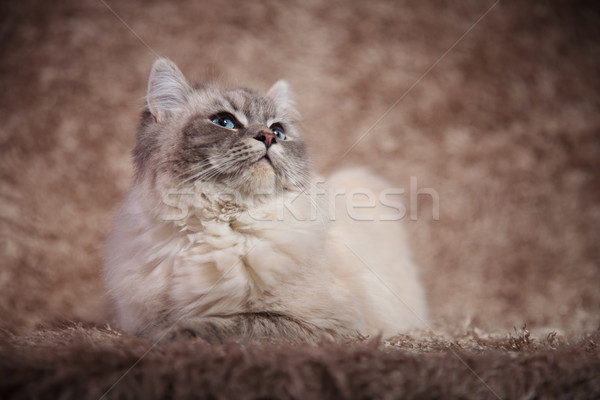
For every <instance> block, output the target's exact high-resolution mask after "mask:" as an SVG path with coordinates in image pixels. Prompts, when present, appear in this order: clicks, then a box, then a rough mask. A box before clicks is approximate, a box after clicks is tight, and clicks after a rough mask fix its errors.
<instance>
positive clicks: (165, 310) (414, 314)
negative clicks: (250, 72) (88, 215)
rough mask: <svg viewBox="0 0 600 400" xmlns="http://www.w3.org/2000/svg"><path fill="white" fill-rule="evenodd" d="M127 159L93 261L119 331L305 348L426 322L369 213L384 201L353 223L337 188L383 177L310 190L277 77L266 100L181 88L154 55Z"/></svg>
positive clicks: (400, 259)
mask: <svg viewBox="0 0 600 400" xmlns="http://www.w3.org/2000/svg"><path fill="white" fill-rule="evenodd" d="M134 156H135V165H136V174H135V178H134V181H133V183H132V186H131V188H130V190H129V193H128V194H127V196H126V199H125V201H124V203H123V205H122V207H121V209H120V211H119V212H118V214H117V216H116V222H115V226H114V228H113V230H112V232H111V233H110V235H109V238H108V240H107V244H106V263H105V269H104V272H105V278H106V282H107V286H108V289H109V294H110V295H111V297H112V298H113V300H114V304H115V307H116V312H117V318H118V321H119V323H120V324H121V325H122V327H123V328H124V329H125V330H127V331H129V332H132V333H134V334H138V335H145V336H149V337H152V338H155V339H160V338H162V337H163V336H165V335H167V334H169V335H172V334H173V333H183V334H186V335H191V336H197V337H200V338H202V339H204V340H206V341H208V342H211V343H221V342H224V341H226V340H229V339H232V338H238V339H250V340H254V339H258V340H261V339H284V340H292V341H302V342H310V343H315V342H317V341H319V340H321V339H322V338H328V339H336V338H342V337H354V336H357V335H378V334H383V335H384V336H389V335H392V334H395V333H398V332H401V331H406V330H407V329H410V328H415V327H419V326H421V325H422V323H423V321H424V319H425V318H426V314H427V308H426V303H425V298H424V292H423V288H422V286H421V284H420V283H419V280H418V272H417V268H416V267H415V265H414V264H413V263H412V261H411V260H410V255H409V250H408V248H407V244H406V242H405V238H404V233H403V231H402V229H401V227H400V225H399V223H398V222H397V221H395V222H394V221H381V219H384V218H381V216H382V213H384V212H385V211H386V209H387V211H389V207H384V206H382V205H381V204H377V205H373V206H372V207H362V208H361V211H362V212H363V216H366V217H368V218H360V219H369V221H357V220H355V219H356V218H351V217H350V216H349V213H348V209H347V205H348V201H346V200H347V199H345V198H344V196H342V195H340V193H342V192H341V190H342V189H343V190H352V189H357V188H366V187H369V188H370V189H371V190H374V191H378V190H379V191H381V190H383V189H384V188H386V187H387V186H386V184H385V182H382V181H381V180H380V179H378V178H377V177H375V176H373V175H372V174H370V173H368V172H366V171H365V170H361V169H355V170H347V171H342V172H340V173H338V174H336V175H334V176H333V177H331V178H330V179H329V181H328V184H327V185H326V186H325V185H324V187H323V188H318V185H317V184H316V183H318V182H319V181H318V180H317V178H315V177H314V175H313V173H312V170H311V166H310V163H309V159H308V156H307V152H306V145H305V143H304V141H303V140H302V136H301V133H300V130H299V115H298V113H297V111H296V109H295V106H294V103H293V101H292V100H291V94H290V90H289V88H288V85H287V84H286V83H285V82H284V81H279V82H277V83H275V85H274V86H273V87H272V88H271V89H270V90H269V91H268V92H267V93H266V94H264V95H262V94H259V93H256V92H254V91H251V90H246V89H233V90H228V89H223V88H221V87H219V86H216V85H212V84H207V85H199V86H193V85H191V84H189V83H188V82H187V80H186V79H185V78H184V76H183V75H182V73H181V72H180V70H179V69H178V68H177V66H176V65H175V64H174V63H172V62H171V61H169V60H167V59H164V58H159V59H157V60H156V61H155V62H154V64H153V66H152V70H151V73H150V77H149V82H148V92H147V107H146V109H145V110H144V112H143V115H142V122H141V126H140V128H139V132H138V136H137V146H136V148H135V151H134ZM319 190H321V192H319ZM315 193H317V194H315ZM331 193H333V196H331ZM373 193H374V192H373ZM364 213H366V214H364Z"/></svg>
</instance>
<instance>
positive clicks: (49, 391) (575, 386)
mask: <svg viewBox="0 0 600 400" xmlns="http://www.w3.org/2000/svg"><path fill="white" fill-rule="evenodd" d="M424 334H427V335H428V339H427V340H415V339H414V338H412V337H408V336H402V337H398V338H396V339H395V340H392V341H391V342H390V343H388V346H387V347H382V346H380V345H378V343H377V341H370V342H364V343H346V344H342V343H338V344H331V343H329V344H328V343H324V344H322V345H321V346H318V347H313V346H289V345H282V344H253V345H244V344H240V343H234V342H232V343H229V344H226V345H221V346H211V345H208V344H205V343H201V342H196V341H190V340H180V341H175V342H169V343H165V344H164V345H160V344H159V345H158V346H156V347H154V346H153V344H152V343H150V342H147V341H143V340H141V339H136V338H134V337H131V336H127V335H125V334H122V333H119V332H115V331H110V330H97V329H82V328H77V327H76V328H70V329H65V330H62V331H60V332H57V331H40V332H37V333H36V334H35V335H32V336H29V337H13V338H8V339H4V340H3V341H2V342H0V343H1V344H0V356H1V357H0V373H1V375H0V385H1V386H0V387H1V388H2V390H3V394H4V395H5V396H7V397H10V398H15V399H26V398H36V399H38V398H41V399H46V398H47V399H55V398H61V399H101V398H107V399H109V398H110V399H122V398H138V399H161V398H176V399H187V398H232V399H256V398H281V399H288V398H295V399H321V398H323V399H330V398H356V399H365V398H377V399H418V398H426V399H435V398H449V399H453V398H456V399H466V398H472V399H498V398H501V399H548V398H570V399H597V398H598V396H599V395H600V377H599V376H598V371H599V370H600V349H599V348H598V345H599V343H600V332H595V333H593V334H591V335H588V336H586V337H585V338H583V339H581V340H580V341H578V342H575V343H564V342H562V341H561V340H559V339H557V338H556V337H555V336H552V335H550V336H548V338H547V339H545V340H543V341H539V342H537V341H535V340H533V339H532V338H531V337H530V336H529V332H527V331H526V330H524V331H521V332H516V333H515V334H514V335H512V336H507V337H488V338H483V337H480V336H479V335H478V334H476V333H475V332H472V331H471V332H469V333H463V334H462V335H458V337H456V338H455V339H453V340H448V339H447V338H441V337H436V336H435V335H432V334H431V332H424ZM149 350H150V351H149Z"/></svg>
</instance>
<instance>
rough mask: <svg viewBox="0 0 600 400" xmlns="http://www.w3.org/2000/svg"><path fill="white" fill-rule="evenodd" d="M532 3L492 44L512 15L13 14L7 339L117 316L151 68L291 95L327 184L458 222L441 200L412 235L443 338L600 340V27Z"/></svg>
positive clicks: (139, 8)
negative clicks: (108, 256) (372, 174)
mask: <svg viewBox="0 0 600 400" xmlns="http://www.w3.org/2000/svg"><path fill="white" fill-rule="evenodd" d="M524 3H526V2H516V1H508V0H503V1H500V2H499V3H498V4H497V5H496V6H495V7H493V8H492V9H491V11H489V13H488V14H486V15H485V17H484V18H483V19H481V20H480V22H479V23H478V24H476V26H474V27H473V25H474V23H475V22H476V21H477V20H478V19H479V18H480V17H481V16H482V15H484V13H486V11H488V10H489V8H490V7H491V6H492V5H493V4H494V2H493V1H466V0H465V1H458V2H442V1H431V2H418V1H379V0H377V1H369V2H366V1H327V2H325V1H316V0H315V1H313V0H311V1H288V2H279V1H257V2H250V1H248V2H245V1H239V2H234V1H219V2H217V1H182V2H164V1H151V2H141V1H140V2H138V1H129V2H117V1H114V0H113V1H111V0H107V1H106V3H103V2H102V1H96V0H87V1H77V0H72V1H56V2H43V1H21V2H2V3H1V4H0V15H1V16H0V20H1V26H0V153H1V156H0V157H1V158H0V257H1V258H0V259H1V260H2V265H1V266H0V328H4V329H8V330H10V331H13V332H26V331H28V330H30V329H33V328H35V327H37V326H39V325H40V324H54V323H56V322H57V321H87V322H96V323H102V322H103V320H104V318H106V317H107V316H108V314H107V312H106V302H105V299H104V298H103V291H104V289H103V286H102V281H101V279H100V275H99V271H100V266H101V252H100V251H101V246H102V243H103V240H104V238H105V236H106V234H107V231H108V229H109V227H110V224H111V218H112V215H113V213H114V212H115V210H116V207H117V206H118V204H119V202H120V200H121V198H122V196H123V193H124V191H125V190H126V188H127V186H128V183H129V181H130V179H131V176H132V163H131V159H130V151H131V149H132V147H133V145H134V135H135V131H136V128H137V123H138V118H139V112H140V109H141V107H142V106H143V96H144V95H145V88H146V78H147V74H148V72H149V68H150V65H151V63H152V61H153V59H154V58H155V54H153V51H154V52H156V53H158V54H160V55H161V56H167V57H169V58H171V59H172V60H174V61H175V62H176V63H177V64H178V65H179V66H180V68H181V69H182V71H183V72H184V73H185V74H186V75H187V76H188V77H189V78H190V79H192V80H194V81H204V80H215V79H217V80H220V81H223V82H227V83H229V84H233V85H235V84H240V85H243V86H249V87H253V88H256V89H261V90H262V89H267V88H268V87H269V86H270V85H271V84H272V83H273V82H274V81H275V80H277V79H280V78H285V79H287V80H288V81H289V82H290V83H291V85H292V86H293V88H295V91H296V94H297V100H298V103H299V107H300V111H301V113H302V114H303V117H304V131H305V137H306V140H307V141H308V143H309V146H310V148H311V150H312V156H313V161H314V164H315V166H316V167H317V169H318V170H319V171H321V172H324V173H327V172H331V171H333V170H335V169H337V168H339V167H342V166H350V165H364V166H368V167H369V168H371V169H372V170H374V171H376V172H377V173H380V174H381V175H382V176H384V177H385V178H387V179H388V180H389V181H391V182H393V184H394V185H396V186H398V187H401V188H405V189H407V190H408V189H409V188H410V185H409V182H410V180H409V179H410V177H411V176H415V177H417V178H418V183H419V187H420V188H423V187H428V188H433V189H435V190H436V191H437V193H438V194H439V196H440V219H439V221H433V219H432V212H431V201H430V200H429V199H427V198H426V196H423V197H422V198H421V199H420V202H419V214H418V215H419V218H418V220H417V221H408V222H407V225H408V229H409V232H410V234H411V235H410V239H411V244H412V246H413V248H414V251H415V257H416V259H417V261H418V263H419V264H420V265H421V266H422V269H423V279H424V281H425V285H426V287H427V291H428V297H429V299H430V303H431V310H432V321H433V322H434V324H437V325H439V326H442V325H443V324H450V325H454V326H463V325H465V324H469V323H471V324H472V325H474V326H477V327H481V328H483V329H511V328H512V327H520V326H522V325H523V324H524V323H527V324H528V326H529V327H534V328H540V329H543V328H550V329H555V330H559V331H564V332H571V333H577V332H582V331H586V330H590V329H595V328H597V327H598V326H599V324H600V265H599V262H600V250H599V247H600V246H599V245H600V243H599V239H600V228H599V226H600V113H599V111H600V74H599V72H600V68H599V67H600V40H599V39H600V12H599V11H598V8H595V9H594V5H593V2H589V3H586V2H567V1H564V2H543V4H542V3H541V2H530V3H531V4H524ZM538 3H539V4H538ZM107 5H108V6H109V7H111V8H112V9H113V10H114V13H113V12H112V11H111V10H110V9H109V7H108V6H107ZM115 13H116V14H117V15H118V17H117V16H116V15H115ZM119 18H121V19H122V20H123V21H124V22H125V23H126V24H128V25H129V27H130V28H131V29H132V30H133V31H134V32H135V33H136V34H137V35H139V37H140V38H142V39H143V41H144V42H145V43H147V45H148V46H149V47H150V48H151V49H152V50H150V49H149V48H148V47H147V46H146V45H144V44H143V43H142V42H141V41H140V39H138V38H137V37H136V36H135V35H134V34H133V33H132V32H131V30H130V29H128V27H126V26H125V24H124V23H123V22H122V21H120V20H119ZM471 28H472V30H470V31H469V32H468V34H466V36H464V38H463V39H462V40H460V41H459V42H458V43H456V42H457V40H458V39H459V38H460V37H461V36H462V35H463V34H464V33H465V32H467V31H468V30H469V29H471ZM455 44H456V46H454V45H455ZM452 46H454V47H452ZM451 47H452V49H451V50H450V51H449V52H448V53H447V54H446V55H445V56H444V57H443V58H442V59H441V60H440V57H442V56H443V55H444V54H445V52H446V51H448V50H449V49H450V48H451ZM438 61H439V63H437V64H436V65H435V67H434V68H433V69H431V71H430V72H429V73H428V74H426V75H425V76H424V77H423V78H422V79H421V80H420V81H419V79H420V78H421V77H422V76H423V74H424V73H425V72H426V71H427V70H428V69H429V68H430V67H431V66H432V65H434V63H436V62H438ZM417 82H418V84H417V85H416V86H413V85H414V84H415V83H417ZM411 88H412V89H411ZM409 89H411V90H410V91H409V92H408V94H406V92H407V90H409ZM399 99H400V101H399V103H398V104H397V106H396V107H395V108H393V110H392V111H391V112H389V114H387V115H386V116H385V118H383V119H382V120H381V121H380V122H379V123H378V124H377V125H376V127H375V128H374V129H372V131H370V133H369V134H368V135H367V136H366V137H365V138H364V139H363V140H362V141H360V143H359V144H358V145H356V146H355V147H354V148H353V149H352V151H350V152H349V153H348V154H347V155H346V156H344V157H342V155H343V154H344V153H345V152H346V151H347V150H348V149H349V148H350V147H351V146H352V145H353V144H354V143H355V142H356V140H357V139H358V138H359V137H361V136H362V135H363V134H364V133H365V132H366V131H367V130H368V129H369V128H370V127H371V126H372V125H373V124H374V123H375V122H376V121H378V119H379V118H380V117H381V116H382V115H384V113H385V112H386V110H388V108H389V107H390V106H391V105H392V104H394V103H395V102H396V101H397V100H399Z"/></svg>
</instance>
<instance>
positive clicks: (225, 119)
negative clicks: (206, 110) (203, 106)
mask: <svg viewBox="0 0 600 400" xmlns="http://www.w3.org/2000/svg"><path fill="white" fill-rule="evenodd" d="M210 121H211V122H212V123H213V124H215V125H219V126H222V127H223V128H227V129H234V128H235V126H236V122H237V121H236V119H235V118H234V117H233V116H231V115H230V114H217V115H214V116H212V117H211V118H210Z"/></svg>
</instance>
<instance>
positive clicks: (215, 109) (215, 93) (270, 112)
mask: <svg viewBox="0 0 600 400" xmlns="http://www.w3.org/2000/svg"><path fill="white" fill-rule="evenodd" d="M200 93H201V101H202V103H203V106H204V107H205V108H206V109H207V111H209V112H211V113H219V112H224V111H225V112H230V113H232V114H235V115H236V116H243V117H244V118H243V119H246V120H247V121H248V122H254V123H255V122H265V121H267V120H271V119H274V118H277V117H278V116H279V115H278V111H279V110H278V107H277V104H276V103H275V101H274V100H273V99H271V98H269V97H266V96H264V95H261V94H260V93H258V92H255V91H253V90H250V89H222V88H219V87H215V86H208V87H204V88H200Z"/></svg>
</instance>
